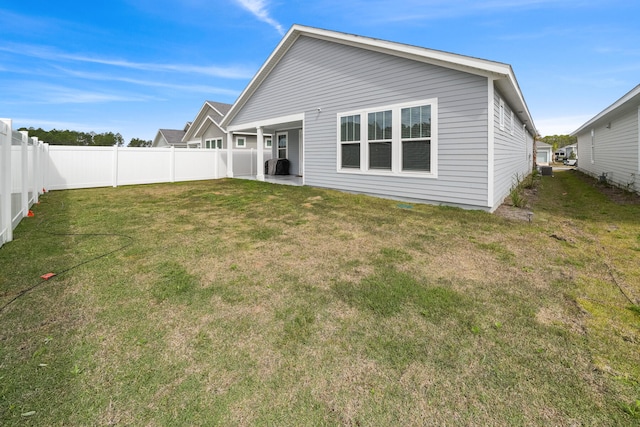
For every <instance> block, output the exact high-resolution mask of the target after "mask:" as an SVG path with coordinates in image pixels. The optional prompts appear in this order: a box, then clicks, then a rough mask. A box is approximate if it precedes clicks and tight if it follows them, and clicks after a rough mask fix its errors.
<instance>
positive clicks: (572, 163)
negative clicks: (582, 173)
mask: <svg viewBox="0 0 640 427" xmlns="http://www.w3.org/2000/svg"><path fill="white" fill-rule="evenodd" d="M562 163H563V164H564V165H566V166H578V159H564V162H562Z"/></svg>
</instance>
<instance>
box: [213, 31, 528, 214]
mask: <svg viewBox="0 0 640 427" xmlns="http://www.w3.org/2000/svg"><path fill="white" fill-rule="evenodd" d="M221 126H222V127H223V128H225V129H226V130H227V132H228V135H227V138H231V139H233V135H234V134H236V133H246V132H250V133H255V134H256V136H257V141H258V144H257V146H258V163H259V164H260V163H261V160H262V159H263V156H264V152H263V151H264V149H263V148H262V147H263V145H262V144H260V141H261V140H263V138H264V135H265V134H271V135H273V144H272V149H271V153H272V155H273V157H278V158H282V157H285V158H287V159H289V161H290V164H291V170H290V173H292V174H296V175H300V176H302V177H303V178H302V179H303V183H304V184H306V185H310V186H315V187H326V188H333V189H338V190H343V191H349V192H356V193H364V194H369V195H374V196H380V197H385V198H390V199H398V200H403V201H410V202H420V203H434V204H446V205H454V206H460V207H463V208H470V209H482V210H486V211H490V212H492V211H494V210H495V209H496V208H497V207H498V206H499V205H500V204H501V203H502V201H503V200H504V199H505V198H506V196H507V195H508V193H509V190H510V188H511V187H512V185H513V184H514V182H515V180H516V179H517V177H522V176H525V175H528V174H529V173H530V172H531V170H532V167H533V140H534V136H535V135H536V129H535V126H534V124H533V120H532V117H531V115H530V113H529V110H528V108H527V105H526V103H525V101H524V98H523V96H522V93H521V91H520V88H519V86H518V83H517V81H516V78H515V75H514V73H513V70H512V69H511V66H509V65H507V64H502V63H498V62H493V61H487V60H483V59H478V58H472V57H467V56H462V55H457V54H452V53H447V52H441V51H436V50H431V49H425V48H422V47H417V46H411V45H405V44H400V43H394V42H390V41H384V40H378V39H373V38H368V37H361V36H357V35H352V34H345V33H339V32H334V31H328V30H323V29H318V28H311V27H305V26H299V25H294V26H293V27H292V28H291V29H290V30H289V31H288V33H287V34H286V35H285V36H284V38H283V40H282V41H281V42H280V44H279V45H278V46H277V47H276V49H275V51H274V52H273V53H272V54H271V56H270V57H269V58H268V59H267V61H266V62H265V64H264V65H263V66H262V68H261V69H260V70H259V71H258V73H257V74H256V76H255V77H254V78H253V80H252V81H251V82H250V83H249V85H248V86H247V88H246V89H245V90H244V91H243V92H242V94H241V95H240V97H239V98H238V100H237V101H236V103H235V104H234V105H233V107H232V108H231V110H230V111H229V112H228V114H227V115H226V116H225V117H224V119H223V120H222V123H221ZM229 171H230V173H229V175H230V176H233V165H232V164H231V165H230V167H229ZM261 172H262V171H261V170H260V169H259V170H258V175H257V178H258V179H264V175H262V173H261Z"/></svg>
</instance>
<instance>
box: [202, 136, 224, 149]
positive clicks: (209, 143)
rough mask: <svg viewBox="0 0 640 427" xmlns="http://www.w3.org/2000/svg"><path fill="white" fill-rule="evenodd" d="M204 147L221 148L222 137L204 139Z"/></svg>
mask: <svg viewBox="0 0 640 427" xmlns="http://www.w3.org/2000/svg"><path fill="white" fill-rule="evenodd" d="M204 148H208V149H213V148H222V138H213V139H206V140H205V141H204Z"/></svg>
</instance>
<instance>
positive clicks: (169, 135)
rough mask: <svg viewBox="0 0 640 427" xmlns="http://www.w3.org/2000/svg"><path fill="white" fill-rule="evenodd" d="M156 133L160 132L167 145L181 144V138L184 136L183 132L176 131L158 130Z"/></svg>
mask: <svg viewBox="0 0 640 427" xmlns="http://www.w3.org/2000/svg"><path fill="white" fill-rule="evenodd" d="M158 132H160V133H161V134H162V136H163V137H164V139H165V141H167V143H168V144H171V145H174V144H181V143H182V137H183V136H184V134H185V131H183V130H177V129H160V130H159V131H158Z"/></svg>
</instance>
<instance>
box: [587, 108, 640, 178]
mask: <svg viewBox="0 0 640 427" xmlns="http://www.w3.org/2000/svg"><path fill="white" fill-rule="evenodd" d="M639 114H640V112H639V111H638V108H634V109H632V110H631V111H627V112H626V113H624V114H621V115H618V116H616V117H614V118H612V119H611V120H609V121H607V123H611V128H610V129H607V127H606V126H607V125H606V123H602V124H600V125H598V126H596V127H594V128H593V130H594V133H595V145H594V155H593V159H592V155H591V128H589V129H585V131H584V132H582V133H580V134H579V135H578V169H580V170H581V171H583V172H585V173H587V174H590V175H593V176H596V177H597V176H600V175H602V174H603V173H604V172H607V179H608V180H610V181H611V182H613V183H615V184H616V185H618V186H621V187H626V186H627V185H629V184H631V183H634V185H633V187H634V189H635V191H640V176H639V172H640V170H639V169H640V166H639V162H640V159H639V157H640V153H639V152H638V151H639V150H640V142H639V141H638V139H639V138H640V136H639V133H640V128H639V124H638V115H639ZM592 160H593V161H592ZM629 186H631V185H629Z"/></svg>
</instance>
